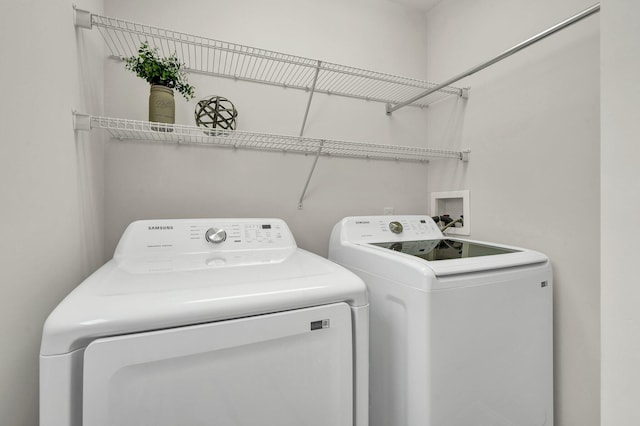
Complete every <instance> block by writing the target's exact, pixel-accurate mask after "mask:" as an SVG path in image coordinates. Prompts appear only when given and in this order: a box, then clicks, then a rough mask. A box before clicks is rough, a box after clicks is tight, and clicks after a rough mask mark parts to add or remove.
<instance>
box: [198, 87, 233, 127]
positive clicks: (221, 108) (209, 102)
mask: <svg viewBox="0 0 640 426" xmlns="http://www.w3.org/2000/svg"><path fill="white" fill-rule="evenodd" d="M237 116H238V111H236V107H234V106H233V104H232V103H231V101H230V100H229V99H227V98H223V97H222V96H209V97H208V98H204V99H202V100H200V101H198V104H197V105H196V112H195V117H196V124H197V125H198V126H201V127H208V128H210V129H225V130H235V128H236V117H237ZM214 133H215V132H210V133H209V134H214Z"/></svg>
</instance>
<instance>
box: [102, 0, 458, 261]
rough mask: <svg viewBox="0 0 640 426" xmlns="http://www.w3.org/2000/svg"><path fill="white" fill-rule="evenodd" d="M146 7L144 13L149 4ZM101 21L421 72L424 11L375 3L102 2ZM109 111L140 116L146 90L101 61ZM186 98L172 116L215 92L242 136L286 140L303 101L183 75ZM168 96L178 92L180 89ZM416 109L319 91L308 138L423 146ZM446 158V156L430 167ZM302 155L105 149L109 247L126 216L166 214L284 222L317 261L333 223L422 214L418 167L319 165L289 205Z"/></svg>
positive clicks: (304, 168) (304, 167)
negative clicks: (391, 110) (108, 18)
mask: <svg viewBox="0 0 640 426" xmlns="http://www.w3.org/2000/svg"><path fill="white" fill-rule="evenodd" d="M152 6H153V7H152ZM105 7H106V10H107V13H108V14H110V15H115V16H119V17H122V18H125V19H129V20H133V21H139V22H144V23H148V24H150V25H155V26H162V27H166V28H170V29H175V30H179V31H184V32H188V33H191V34H196V35H200V36H205V37H210V38H216V39H221V40H226V41H232V42H237V43H243V44H248V45H251V46H255V47H261V48H265V49H271V50H276V51H282V52H285V53H290V54H296V55H300V56H306V57H311V58H316V59H322V60H325V61H330V62H336V63H343V64H348V65H352V66H356V67H364V68H369V69H374V70H379V71H384V72H389V73H394V74H400V75H407V76H414V77H417V78H420V77H422V78H424V77H425V74H424V71H425V68H426V57H425V52H424V43H425V34H426V30H425V25H424V23H425V22H424V16H423V15H422V14H416V13H415V12H414V11H411V10H409V9H404V8H402V7H401V6H399V5H397V4H393V3H389V2H386V1H384V0H376V1H366V0H347V1H345V0H341V1H339V0H328V1H321V2H319V1H315V0H275V1H269V2H265V1H263V0H235V1H233V2H228V1H221V0H208V1H200V0H193V1H190V2H188V3H186V5H185V4H183V3H179V2H169V1H137V2H129V1H124V0H119V1H116V0H114V1H110V2H107V3H106V4H105ZM105 67H106V68H105V69H106V83H105V91H106V93H107V95H106V102H105V108H106V112H107V114H109V115H113V116H116V117H126V118H134V119H143V120H144V119H146V117H147V102H148V100H147V99H148V91H149V88H148V84H147V83H145V82H144V81H143V80H141V79H139V78H137V77H136V76H135V75H134V74H133V73H131V72H129V71H126V70H125V69H124V67H123V64H122V63H120V62H117V61H113V60H109V61H107V63H106V65H105ZM190 81H191V82H192V83H193V84H194V85H195V87H196V93H197V96H196V99H194V100H192V101H190V102H188V103H187V102H186V101H184V99H182V98H178V97H176V121H177V122H178V123H184V124H194V119H193V111H194V108H195V104H196V102H197V100H198V99H199V98H202V97H205V96H207V95H212V94H217V95H222V96H225V97H227V98H229V99H230V100H232V101H233V102H234V104H235V105H236V107H237V109H238V111H239V126H238V129H239V130H247V131H254V132H272V133H280V134H290V135H297V134H298V132H299V129H300V125H301V123H302V118H303V114H304V109H305V106H306V102H307V94H306V93H305V92H302V91H295V90H291V89H282V88H278V87H266V86H263V85H259V84H254V83H247V82H234V81H231V80H226V79H220V78H212V77H208V76H202V75H192V76H190ZM177 96H179V95H177ZM425 133H426V114H425V111H422V110H419V109H415V108H414V109H412V110H410V111H408V112H406V113H404V114H402V115H397V116H393V117H387V116H386V115H385V113H384V105H382V104H379V103H374V102H362V101H357V100H352V99H344V98H339V97H336V96H333V97H332V96H326V95H323V94H316V95H315V97H314V99H313V104H312V107H311V110H310V113H309V120H308V122H307V130H306V131H305V135H306V136H315V137H327V138H337V139H346V140H355V141H363V142H377V143H397V144H402V145H421V146H424V145H425V144H426V141H425V137H424V135H425ZM435 161H436V162H437V161H456V160H435ZM312 162H313V158H312V157H310V156H309V157H305V156H300V155H296V154H277V153H265V152H250V151H237V152H233V151H229V150H225V149H216V148H212V147H196V146H174V145H168V146H154V145H152V144H149V143H137V142H129V143H120V142H112V143H109V144H108V145H107V150H106V174H105V176H106V177H105V179H106V189H105V190H106V239H107V244H106V250H107V252H111V251H112V250H113V248H114V247H115V244H116V243H117V241H118V238H119V237H120V235H121V233H122V231H123V229H124V228H125V227H126V225H128V224H129V223H130V222H131V221H133V220H136V219H142V218H164V217H246V216H248V217H251V216H254V217H260V216H262V217H265V216H266V217H270V216H275V217H281V218H283V219H285V220H286V221H287V222H288V223H289V225H290V227H291V228H292V230H293V232H294V234H295V236H296V239H297V242H298V245H299V246H301V247H303V248H306V249H309V250H312V251H314V252H316V253H319V254H323V255H326V252H327V246H328V240H329V233H330V230H331V227H332V226H333V225H334V224H335V223H336V222H337V221H338V220H339V219H341V218H342V217H344V216H347V215H358V214H382V213H383V208H384V207H394V208H395V211H396V212H397V213H424V212H426V207H427V198H426V191H425V184H426V177H427V166H426V165H424V164H411V163H395V162H385V161H366V160H357V159H338V158H332V159H327V158H321V159H320V161H319V163H318V167H317V169H316V172H315V174H314V176H313V179H312V181H311V184H310V185H309V189H308V192H307V197H306V199H305V202H304V209H303V210H298V199H299V197H300V194H301V192H302V189H303V186H304V183H305V180H306V178H307V175H308V173H309V170H310V168H311V165H312Z"/></svg>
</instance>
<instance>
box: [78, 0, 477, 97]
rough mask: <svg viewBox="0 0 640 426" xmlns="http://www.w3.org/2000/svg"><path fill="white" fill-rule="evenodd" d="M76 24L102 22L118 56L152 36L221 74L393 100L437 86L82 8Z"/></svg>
mask: <svg viewBox="0 0 640 426" xmlns="http://www.w3.org/2000/svg"><path fill="white" fill-rule="evenodd" d="M76 25H77V26H79V27H83V28H92V27H93V26H95V27H97V28H98V30H99V32H100V34H102V37H103V38H104V40H105V42H106V44H107V46H108V48H109V50H110V52H111V55H113V56H116V57H119V58H123V57H130V56H133V55H135V54H137V51H138V48H139V47H140V45H141V43H143V42H144V41H146V42H148V43H149V46H151V47H152V48H158V50H159V51H160V52H161V53H162V54H163V55H164V56H169V55H171V54H173V53H175V54H176V55H177V56H178V57H179V58H180V60H181V61H182V62H184V64H185V65H186V67H187V68H188V69H189V71H192V72H197V73H204V74H210V75H214V76H218V77H225V78H233V79H236V80H245V81H253V82H259V83H263V84H270V85H276V86H282V87H291V88H296V89H302V90H307V91H308V90H314V91H315V92H320V93H326V94H332V95H339V96H346V97H350V98H357V99H364V100H370V101H376V102H383V103H390V104H398V103H401V102H404V101H406V100H407V99H411V98H412V97H414V96H416V95H418V94H420V93H422V92H424V91H425V90H428V89H431V88H433V87H435V86H437V84H435V83H430V82H427V81H423V80H417V79H413V78H408V77H401V76H396V75H392V74H385V73H381V72H376V71H369V70H365V69H360V68H354V67H350V66H345V65H338V64H334V63H330V62H324V61H319V60H315V59H310V58H304V57H300V56H293V55H288V54H285V53H279V52H274V51H269V50H264V49H258V48H254V47H250V46H244V45H240V44H236V43H229V42H225V41H219V40H214V39H209V38H203V37H199V36H195V35H191V34H186V33H181V32H177V31H171V30H167V29H162V28H157V27H152V26H149V25H144V24H139V23H135V22H130V21H126V20H123V19H118V18H111V17H107V16H101V15H95V14H91V13H90V12H87V11H82V10H79V9H77V10H76ZM316 71H317V72H318V75H317V80H316V83H315V87H313V82H314V79H315V78H316V77H315V75H316ZM452 95H456V96H463V97H466V90H465V89H460V88H456V87H452V86H447V87H443V88H442V89H440V90H438V91H436V92H434V93H432V94H430V95H429V96H427V97H425V98H422V99H419V100H416V101H415V102H413V103H412V104H411V105H412V106H420V107H425V106H427V105H429V104H431V103H434V102H436V101H439V100H442V99H444V98H446V97H449V96H452Z"/></svg>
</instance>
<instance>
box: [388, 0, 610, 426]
mask: <svg viewBox="0 0 640 426" xmlns="http://www.w3.org/2000/svg"><path fill="white" fill-rule="evenodd" d="M592 3H593V1H592V0H565V1H562V2H558V1H553V0H541V1H535V2H532V1H530V0H449V1H445V2H441V3H440V4H438V5H437V6H436V7H435V8H434V9H432V10H431V11H430V12H429V14H428V22H427V28H428V33H427V40H428V44H427V58H428V61H429V64H428V76H429V78H430V79H432V80H435V81H441V80H444V79H447V78H449V77H451V76H453V75H456V74H459V73H462V72H463V71H466V70H467V69H469V68H471V67H473V66H475V65H477V64H480V63H481V62H483V61H485V60H488V59H490V58H492V57H494V56H495V55H497V54H499V53H501V52H503V51H504V50H506V49H508V48H510V47H511V46H513V45H515V44H517V43H519V42H521V41H523V40H525V39H527V38H529V37H530V36H533V35H535V34H537V33H539V32H541V31H543V30H545V29H547V28H549V27H551V26H552V25H554V24H556V23H558V22H560V21H562V20H564V19H565V18H568V17H569V16H572V15H574V14H575V13H577V12H579V11H581V10H584V9H586V8H587V7H589V6H591V5H592ZM460 84H461V85H462V86H470V87H471V93H470V98H469V99H468V101H467V102H466V103H465V102H463V101H457V102H456V101H453V102H445V103H443V104H440V105H437V106H434V107H432V108H430V109H429V127H428V129H429V132H428V136H429V137H428V140H429V142H430V143H431V144H432V145H437V144H442V146H460V147H462V148H467V147H468V148H471V150H472V154H471V161H470V162H469V163H468V165H466V166H464V165H461V164H455V163H447V164H445V163H442V166H440V165H435V164H434V165H433V166H432V167H430V171H429V176H428V188H429V190H430V191H447V190H458V189H469V190H470V191H471V195H470V198H471V203H470V204H471V216H472V222H473V225H472V237H473V238H477V239H481V240H495V241H499V242H503V243H509V244H514V245H520V246H525V247H529V248H533V249H537V250H540V251H542V252H544V253H546V254H547V255H548V256H549V257H550V258H551V260H552V263H553V267H554V278H555V289H554V297H555V310H554V316H555V318H554V320H555V357H554V358H555V403H556V407H555V417H556V423H555V424H556V425H559V426H573V425H580V426H595V425H598V424H599V389H600V382H599V355H600V346H599V345H600V333H599V302H600V301H599V295H600V293H599V292H600V290H599V274H600V272H599V224H600V197H599V177H600V173H599V16H598V15H595V16H592V17H590V18H588V20H585V21H582V22H580V23H578V24H576V25H574V26H573V27H571V28H568V29H566V30H564V31H563V32H561V33H558V34H556V35H554V36H551V37H550V38H548V39H546V40H544V41H542V42H540V43H538V44H536V45H534V46H532V47H529V48H528V49H526V50H525V51H522V52H520V53H517V54H516V55H514V56H512V57H510V58H508V59H505V60H504V61H502V62H500V63H498V64H495V65H493V66H492V67H490V68H487V69H485V70H484V71H481V72H480V73H478V74H476V75H474V76H472V77H469V78H467V79H466V80H464V81H462V82H460ZM400 113H401V112H400Z"/></svg>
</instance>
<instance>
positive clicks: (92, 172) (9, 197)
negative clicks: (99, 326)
mask: <svg viewBox="0 0 640 426" xmlns="http://www.w3.org/2000/svg"><path fill="white" fill-rule="evenodd" d="M83 3H84V4H86V5H87V7H92V8H93V9H94V10H100V9H101V7H102V1H101V0H100V1H98V0H91V1H89V0H86V1H84V2H83ZM0 40H2V66H0V81H2V82H3V85H2V98H1V99H0V121H1V124H2V143H1V144H0V200H1V201H0V203H2V204H1V206H2V207H1V208H0V235H2V238H1V239H0V258H1V259H2V261H1V263H2V268H1V269H0V287H1V291H2V297H1V298H0V342H2V343H0V345H1V346H2V349H1V350H0V424H2V425H7V426H34V425H36V424H37V423H38V353H39V347H40V337H41V331H42V325H43V323H44V320H45V318H46V317H47V315H48V314H49V312H50V311H51V310H52V309H53V308H54V307H55V305H56V304H57V303H58V302H59V301H60V300H61V299H62V298H63V297H64V296H65V295H66V294H67V293H68V292H69V290H71V289H72V288H73V287H74V286H76V285H77V284H78V283H80V282H81V281H82V279H83V278H84V277H85V276H86V275H88V274H89V273H91V272H92V271H93V270H94V269H95V268H96V267H97V266H99V265H100V264H101V263H102V262H103V260H104V259H103V232H102V229H103V216H102V213H103V204H102V201H103V183H102V174H103V171H102V167H103V153H102V142H101V137H100V135H97V134H96V135H92V136H90V135H89V134H78V135H74V131H73V126H72V119H71V111H72V109H73V108H81V109H85V110H90V111H91V112H93V113H99V112H100V111H101V109H102V93H103V82H102V72H103V71H102V67H101V64H102V57H103V53H102V43H101V42H100V43H98V40H96V38H95V36H90V35H86V34H82V33H78V34H76V30H75V28H74V25H73V10H72V2H71V1H55V2H33V1H29V2H2V3H1V4H0ZM85 50H86V51H87V52H88V54H87V55H85V54H84V53H82V54H78V52H79V51H83V52H84V51H85Z"/></svg>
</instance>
